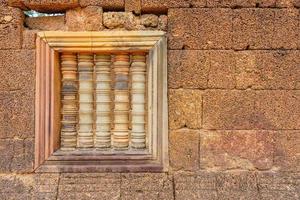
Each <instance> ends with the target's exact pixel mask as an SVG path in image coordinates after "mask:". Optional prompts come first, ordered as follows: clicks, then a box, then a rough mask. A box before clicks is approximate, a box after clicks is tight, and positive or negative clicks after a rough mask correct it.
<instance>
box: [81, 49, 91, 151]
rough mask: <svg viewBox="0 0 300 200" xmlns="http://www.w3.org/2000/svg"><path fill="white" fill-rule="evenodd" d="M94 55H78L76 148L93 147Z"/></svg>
mask: <svg viewBox="0 0 300 200" xmlns="http://www.w3.org/2000/svg"><path fill="white" fill-rule="evenodd" d="M93 60H94V55H93V54H87V53H79V54H78V71H79V90H78V94H79V130H78V142H77V146H78V147H80V148H91V147H93V146H94V133H93V132H94V131H93V123H94V111H93V110H94V103H93V101H94V97H93V96H94V95H93V93H94V87H93V85H94V84H93V79H94V73H93V71H94V63H93Z"/></svg>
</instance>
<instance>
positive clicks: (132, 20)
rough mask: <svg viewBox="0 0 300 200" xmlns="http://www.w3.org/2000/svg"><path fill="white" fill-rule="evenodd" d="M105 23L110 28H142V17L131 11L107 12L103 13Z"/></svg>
mask: <svg viewBox="0 0 300 200" xmlns="http://www.w3.org/2000/svg"><path fill="white" fill-rule="evenodd" d="M103 25H104V26H105V27H106V28H109V29H126V30H138V29H142V27H143V26H142V25H140V19H139V18H138V17H136V16H134V15H133V14H132V13H131V12H106V13H103Z"/></svg>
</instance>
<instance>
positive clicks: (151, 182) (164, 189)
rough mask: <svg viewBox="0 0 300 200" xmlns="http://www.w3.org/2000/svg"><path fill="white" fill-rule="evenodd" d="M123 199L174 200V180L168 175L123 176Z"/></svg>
mask: <svg viewBox="0 0 300 200" xmlns="http://www.w3.org/2000/svg"><path fill="white" fill-rule="evenodd" d="M120 197H121V199H128V200H129V199H130V200H132V199H137V200H138V199H149V200H150V199H158V200H171V199H173V188H172V178H171V177H170V176H168V175H167V174H149V173H134V174H121V196H120Z"/></svg>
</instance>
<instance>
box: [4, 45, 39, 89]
mask: <svg viewBox="0 0 300 200" xmlns="http://www.w3.org/2000/svg"><path fill="white" fill-rule="evenodd" d="M34 87H35V52H34V51H33V50H0V91H16V90H20V89H34Z"/></svg>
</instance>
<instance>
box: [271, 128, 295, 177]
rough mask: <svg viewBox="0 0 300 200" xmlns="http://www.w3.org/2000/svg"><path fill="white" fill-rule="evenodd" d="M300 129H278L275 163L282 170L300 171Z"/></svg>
mask: <svg viewBox="0 0 300 200" xmlns="http://www.w3.org/2000/svg"><path fill="white" fill-rule="evenodd" d="M299 163H300V131H278V133H277V134H276V136H275V152H274V165H275V167H276V168H278V170H280V171H288V172H300V165H299Z"/></svg>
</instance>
